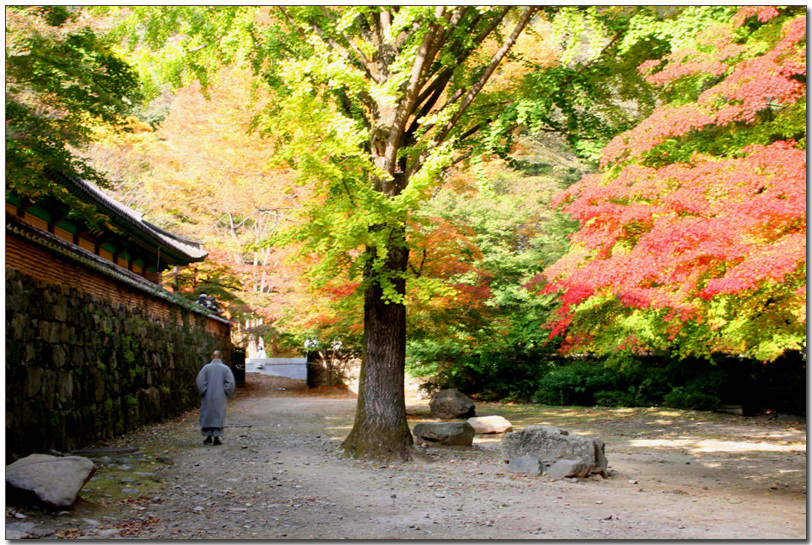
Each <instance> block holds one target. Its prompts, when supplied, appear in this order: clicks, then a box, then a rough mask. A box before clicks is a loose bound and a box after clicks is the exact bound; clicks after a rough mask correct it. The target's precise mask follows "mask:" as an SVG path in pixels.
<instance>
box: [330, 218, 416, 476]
mask: <svg viewBox="0 0 812 545" xmlns="http://www.w3.org/2000/svg"><path fill="white" fill-rule="evenodd" d="M398 235H399V237H397V238H401V242H403V239H404V238H405V233H404V232H403V231H401V232H400V233H398ZM395 246H396V247H390V248H389V258H388V261H387V268H388V269H389V270H390V271H393V272H396V273H403V272H404V271H405V270H406V266H407V263H408V259H409V251H408V249H406V248H405V244H396V245H395ZM367 252H370V253H371V254H372V255H371V257H373V258H374V253H375V249H374V248H370V249H367ZM399 276H400V277H399V278H397V279H396V280H394V282H393V283H394V285H395V289H396V291H397V293H399V294H405V293H406V280H405V278H403V275H402V274H400V275H399ZM405 362H406V306H405V305H404V304H401V303H393V302H386V301H384V299H383V290H382V288H381V285H380V283H378V282H377V281H372V282H371V283H370V285H369V286H368V287H367V289H366V292H365V293H364V353H363V358H362V362H361V377H360V379H359V386H358V406H357V408H356V411H355V424H354V425H353V428H352V431H351V432H350V435H349V436H348V437H347V439H346V440H345V441H344V444H343V447H344V451H345V452H346V453H347V454H349V455H351V456H354V457H359V458H366V459H381V460H395V459H401V460H409V459H411V457H412V444H413V439H412V434H411V431H410V430H409V425H408V423H407V422H406V399H405V391H404V373H405Z"/></svg>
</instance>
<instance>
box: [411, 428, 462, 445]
mask: <svg viewBox="0 0 812 545" xmlns="http://www.w3.org/2000/svg"><path fill="white" fill-rule="evenodd" d="M412 433H413V434H414V436H415V441H416V442H417V443H418V444H419V445H429V446H434V445H442V446H462V447H470V446H471V444H472V443H473V442H474V427H473V426H471V424H469V423H468V422H422V423H420V424H418V425H416V426H415V427H414V430H412Z"/></svg>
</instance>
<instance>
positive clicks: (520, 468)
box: [508, 456, 544, 477]
mask: <svg viewBox="0 0 812 545" xmlns="http://www.w3.org/2000/svg"><path fill="white" fill-rule="evenodd" d="M543 467H544V466H543V465H542V464H541V462H539V459H538V458H536V457H535V456H519V457H518V458H515V459H513V460H511V461H510V463H509V464H508V471H509V472H511V473H522V474H525V475H532V476H533V477H538V476H539V475H541V473H542V471H543Z"/></svg>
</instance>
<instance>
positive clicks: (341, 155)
mask: <svg viewBox="0 0 812 545" xmlns="http://www.w3.org/2000/svg"><path fill="white" fill-rule="evenodd" d="M150 9H152V11H150ZM206 9H207V8H185V7H177V8H116V9H95V8H94V9H91V8H76V9H74V8H70V9H69V8H64V7H50V8H33V7H9V8H7V14H6V16H7V21H6V32H7V37H8V41H7V48H6V63H7V82H6V85H7V133H6V150H7V164H6V172H7V180H8V187H9V189H10V190H14V191H17V192H20V193H23V194H27V195H32V196H35V195H39V194H44V193H46V194H47V193H58V192H59V188H55V187H53V186H52V182H50V181H48V179H47V178H45V177H42V176H41V172H42V170H43V168H46V167H47V168H55V169H60V170H62V171H66V172H67V173H69V174H73V175H78V176H82V177H84V178H86V179H89V180H91V181H94V182H96V183H98V184H100V185H101V186H103V187H104V188H105V189H106V190H107V191H108V192H109V193H110V194H111V195H113V196H114V197H115V198H117V199H118V200H119V201H121V202H123V203H124V204H126V205H128V206H131V207H132V208H134V209H136V210H138V211H140V212H143V213H144V214H145V216H146V217H147V218H148V219H149V221H151V222H153V223H155V224H157V225H159V226H161V227H163V228H166V229H169V230H171V231H173V232H177V233H180V234H182V235H185V236H189V237H191V238H194V239H197V240H200V241H203V242H204V243H205V245H206V248H207V250H208V251H209V257H208V259H207V260H206V261H205V262H204V263H202V264H198V265H194V266H191V267H189V268H186V269H183V270H180V271H176V272H173V273H170V274H168V275H166V276H165V279H164V280H165V285H166V287H167V288H168V289H172V290H176V291H178V292H180V293H182V294H184V295H185V296H188V297H189V298H191V299H193V298H195V297H197V296H198V295H199V294H200V293H207V294H209V295H216V296H217V298H218V300H220V301H221V302H223V303H224V306H225V308H226V309H227V315H228V317H229V318H231V319H232V320H234V321H235V322H236V323H237V324H238V326H237V327H235V334H236V336H237V339H236V341H237V342H240V343H246V342H248V340H249V339H250V338H258V337H260V336H261V337H262V338H263V339H264V341H265V345H266V349H267V350H268V352H273V353H274V354H277V355H290V354H299V353H301V352H302V350H303V348H304V346H305V342H308V346H319V347H324V348H332V347H339V346H340V347H342V348H343V349H344V350H346V349H349V348H360V347H361V346H362V335H363V319H364V312H363V307H364V294H363V289H364V288H363V278H362V277H363V275H362V272H361V271H360V269H359V265H358V262H359V261H358V260H359V259H360V258H359V255H361V253H362V251H363V248H364V245H367V247H369V245H370V244H371V243H370V242H368V241H367V239H365V238H363V237H362V236H360V235H358V229H359V227H358V226H359V225H360V223H358V220H357V216H358V215H359V214H361V213H362V211H363V210H365V207H366V206H368V207H369V210H377V209H376V208H375V207H376V206H382V205H379V203H378V201H374V200H369V201H365V200H364V199H366V198H367V194H366V193H364V192H363V190H362V189H358V188H357V187H356V186H353V185H352V184H354V183H356V184H357V183H358V180H357V179H353V178H351V177H350V176H349V175H348V174H346V171H352V170H353V169H358V170H359V171H362V170H363V169H364V168H366V167H363V166H362V167H358V166H357V165H358V157H357V156H356V155H354V153H355V152H348V151H347V149H345V147H344V146H346V145H347V142H351V141H352V140H353V138H355V137H356V134H355V132H353V131H354V129H353V128H352V127H350V126H348V125H346V124H345V125H341V124H340V123H338V122H336V119H338V115H339V114H342V115H344V114H343V113H342V108H346V109H347V111H348V112H349V111H350V110H352V109H353V108H357V107H358V106H357V105H356V104H355V103H352V104H350V102H349V101H347V102H346V104H345V103H343V102H342V101H343V100H344V99H345V98H347V95H346V94H343V93H353V92H357V93H358V95H359V96H362V91H357V90H356V89H355V88H354V87H353V86H354V85H356V84H355V83H354V82H353V81H352V80H351V78H350V77H349V76H346V74H347V72H346V69H344V68H342V70H344V71H343V72H340V73H337V74H338V75H336V74H335V73H332V72H330V70H333V69H334V68H333V67H332V65H331V66H323V65H320V64H319V62H318V61H313V60H312V59H317V58H318V56H314V57H309V58H310V59H311V60H310V61H308V62H309V63H310V64H308V65H307V66H306V67H305V68H303V66H304V65H296V68H297V70H299V71H300V72H301V71H304V72H301V73H307V74H317V75H316V76H312V78H315V79H312V80H305V78H304V76H301V79H296V78H298V77H300V76H299V75H295V76H294V75H291V74H290V73H286V72H285V70H287V69H292V68H291V67H290V66H287V65H285V66H284V68H280V66H283V65H284V62H283V61H282V60H280V59H282V58H283V57H284V56H285V55H288V56H290V55H292V53H290V52H286V51H285V49H286V47H288V45H286V43H288V44H289V47H291V48H295V47H304V46H303V45H299V44H293V45H290V42H285V40H284V32H287V31H288V30H290V29H289V28H288V27H289V26H291V25H293V24H294V22H295V21H299V20H300V19H299V18H301V20H303V21H310V22H312V21H315V20H317V18H319V17H321V18H324V17H325V15H324V14H323V13H321V12H319V13H317V12H316V11H313V12H312V13H311V12H309V11H307V10H308V9H313V10H316V9H317V8H305V7H300V8H291V9H290V12H289V13H288V12H286V11H285V10H283V9H278V10H277V9H274V8H250V9H249V8H233V9H226V8H210V9H211V10H218V9H219V10H221V11H217V12H216V13H215V12H212V13H208V12H206ZM363 9H365V8H346V10H345V11H344V12H343V16H342V19H341V20H340V21H333V20H328V19H323V20H321V19H320V20H321V21H322V22H321V23H318V24H320V25H323V27H324V28H328V27H329V28H330V31H331V32H332V31H334V30H335V32H336V35H337V36H339V35H340V31H341V29H342V28H343V29H345V30H344V31H343V32H346V33H350V34H351V33H352V32H353V27H352V26H351V25H354V24H356V22H355V21H356V19H354V17H360V16H361V15H363V13H361V11H363ZM403 9H404V10H406V9H407V8H403ZM408 9H411V10H414V12H415V14H414V15H410V17H413V18H414V20H418V18H419V17H423V16H424V15H423V14H422V12H420V13H418V12H419V11H420V9H423V10H424V11H425V10H426V9H429V11H430V8H408ZM431 9H433V8H431ZM139 10H142V11H139ZM296 10H300V11H301V13H300V12H299V11H296ZM353 10H356V11H358V12H359V13H360V15H359V14H356V13H355V12H353ZM426 13H428V12H426ZM459 13H462V12H459ZM158 15H160V20H161V24H160V25H158V24H157V23H156V24H155V25H152V24H151V21H153V20H155V19H157V18H158ZM426 16H427V15H426ZM484 16H490V15H489V14H488V13H485V12H483V13H482V14H480V15H479V17H480V18H481V17H484ZM519 16H520V14H519V13H518V12H517V13H513V12H510V13H508V12H507V11H506V12H505V14H503V15H502V17H504V20H502V19H499V20H500V21H503V23H502V24H506V23H507V22H509V23H511V24H513V23H514V22H515V21H517V20H519ZM453 17H457V15H454V16H453ZM464 17H476V15H475V14H473V12H472V13H471V14H467V13H466V14H461V15H459V19H458V20H464ZM151 18H152V19H151ZM495 21H496V19H495ZM170 22H171V23H172V24H170ZM519 23H521V20H519V22H518V23H516V24H517V25H518V24H519ZM139 25H140V26H139ZM229 25H230V26H229ZM341 25H344V26H343V27H342V26H341ZM526 25H527V26H526V29H525V31H524V32H523V33H521V34H520V35H519V37H518V38H517V39H516V41H515V44H514V45H513V47H512V48H511V49H510V52H509V54H508V55H507V56H506V57H505V58H504V60H503V61H502V62H501V64H500V65H499V67H498V69H497V70H496V71H495V72H494V73H493V75H492V76H491V77H490V79H488V81H487V84H486V85H485V87H484V88H483V90H482V97H483V98H481V97H478V98H477V102H473V103H472V105H471V108H472V109H473V110H472V111H473V112H474V113H476V115H477V116H479V117H478V118H477V119H478V121H477V122H476V123H475V122H474V121H471V122H470V125H468V126H465V127H462V128H461V132H460V134H459V135H458V137H457V139H456V140H454V145H453V146H451V147H450V148H448V149H447V150H445V151H444V152H443V153H445V155H442V156H441V155H438V156H437V157H438V158H437V161H438V165H439V166H438V167H437V168H436V170H435V171H433V174H432V175H431V177H430V179H427V180H426V181H425V182H423V181H421V184H422V185H416V186H415V187H417V189H416V190H415V191H418V192H419V194H418V195H417V196H416V197H414V198H413V200H412V201H409V203H408V205H409V209H408V213H404V216H403V217H405V225H404V229H405V237H406V240H407V241H408V245H409V248H410V251H409V260H408V267H407V271H406V274H407V283H406V288H405V290H406V291H405V295H404V302H405V304H406V308H407V309H408V310H407V318H406V319H407V326H406V328H407V345H406V362H407V369H408V371H409V372H410V373H411V374H412V375H415V376H419V377H421V378H422V379H423V380H424V381H426V382H427V384H429V385H430V386H433V387H447V386H454V387H457V388H460V389H461V390H463V391H465V392H467V393H469V394H472V395H478V396H480V397H481V398H485V399H497V398H499V399H505V398H507V399H515V400H535V401H538V402H541V403H550V404H580V405H590V404H601V405H610V406H618V405H626V406H647V405H654V404H666V405H670V406H675V407H682V408H698V409H708V408H714V407H716V406H718V405H719V404H720V403H722V402H723V401H736V402H739V403H742V402H744V401H747V402H748V403H751V404H752V405H753V409H754V410H758V409H762V408H764V406H765V404H768V403H772V404H773V405H775V406H776V407H778V408H781V409H786V410H790V409H792V410H798V409H797V407H792V406H791V405H792V404H791V403H790V402H789V401H787V399H788V398H787V392H788V391H792V392H794V395H795V397H796V398H797V395H799V394H798V392H800V391H801V390H798V388H799V386H798V383H800V388H802V389H803V391H804V392H805V354H806V352H805V351H806V257H805V255H806V223H805V220H806V210H805V203H806V46H805V43H806V13H805V7H803V6H796V7H762V8H758V7H745V8H738V7H735V6H715V7H711V6H694V7H658V8H645V7H624V8H620V7H601V8H560V9H555V10H554V9H552V8H550V9H545V10H539V11H538V12H537V13H536V14H535V15H534V16H533V18H532V19H529V22H527V23H526ZM302 28H304V27H302ZM517 28H518V27H517ZM336 29H338V30H336ZM218 32H219V35H218ZM359 32H360V31H359ZM162 33H163V34H162ZM215 35H216V36H215ZM505 35H506V32H505ZM215 37H216V38H217V42H216V46H215V45H213V43H214V42H213V40H214V39H215ZM345 38H346V40H345V41H344V42H342V43H343V44H344V47H346V48H348V50H352V47H353V44H360V43H361V42H359V41H358V40H355V39H354V38H352V36H350V37H349V38H347V37H346V35H345ZM338 39H339V41H340V40H341V38H338ZM502 39H504V35H502V36H501V37H500V36H498V35H497V36H496V37H493V38H488V39H486V40H483V42H482V44H481V48H480V49H478V50H476V51H475V52H474V53H473V54H472V55H471V57H470V58H466V59H465V61H464V63H463V64H465V68H466V70H468V71H469V72H470V74H474V76H475V75H476V73H477V70H479V66H480V65H482V66H484V65H485V64H486V61H487V60H488V58H490V55H492V54H493V53H494V52H495V51H497V50H498V49H499V47H500V45H501V43H500V40H502ZM151 40H154V43H158V42H159V41H160V43H161V47H160V54H159V55H158V56H156V53H155V50H154V47H153V48H152V49H151V44H152V42H151ZM251 40H254V42H251ZM251 43H254V44H262V45H261V46H257V45H254V46H251V45H250V44H251ZM302 43H305V42H302ZM307 43H310V42H307ZM460 43H463V42H460ZM251 47H254V48H255V49H254V50H253V51H254V53H253V54H244V53H245V51H246V50H249V49H250V48H251ZM260 47H262V48H265V49H263V50H262V51H263V53H262V55H258V54H256V51H257V50H258V49H259V48H260ZM359 47H360V45H359ZM460 47H462V46H460ZM214 49H216V50H217V51H216V52H213V51H212V50H214ZM367 54H369V52H367ZM359 55H362V56H363V52H362V53H360V54H359ZM477 55H479V56H480V57H481V58H480V57H477ZM285 58H287V57H285ZM438 59H440V57H438ZM57 60H58V62H56V61H57ZM437 62H438V63H440V64H439V65H438V66H439V68H437V70H440V72H439V73H442V61H441V60H438V61H437ZM275 63H276V64H275ZM269 67H275V68H273V70H276V71H275V72H274V71H273V70H271V68H269ZM297 74H299V73H297ZM474 76H470V77H474ZM341 77H345V80H342V79H341ZM455 77H457V76H455ZM273 78H281V79H280V80H279V81H277V80H274V79H273ZM285 78H287V79H285ZM318 78H321V79H318ZM460 78H462V76H460ZM282 80H284V81H282ZM313 81H317V84H313ZM471 81H473V80H471ZM342 82H343V83H342ZM308 85H311V87H309V88H308V87H307V86H308ZM455 85H458V86H459V88H460V89H464V88H465V86H466V81H463V80H462V79H461V80H460V81H459V82H457V83H455ZM331 93H334V94H335V96H333V97H332V98H331V99H330V100H329V101H328V99H327V96H328V95H330V94H331ZM443 93H444V94H442V96H440V94H439V93H438V97H437V98H435V99H434V100H438V99H440V100H446V99H447V100H448V103H452V102H453V100H452V99H453V97H454V93H456V90H455V88H454V87H449V88H448V89H446V90H445V91H443ZM303 97H304V98H303ZM424 100H425V99H424ZM466 115H469V114H466ZM471 116H472V117H471V119H473V114H471ZM341 119H354V118H353V117H352V116H350V115H349V114H348V113H346V115H344V117H343V118H341ZM466 119H467V118H463V119H462V121H461V122H463V121H466ZM431 123H439V121H435V120H432V121H431ZM328 127H329V128H328ZM336 127H338V128H336ZM428 130H430V129H428ZM331 131H332V132H331ZM342 131H344V132H342ZM469 133H470V134H469ZM331 146H332V147H331ZM318 153H321V154H322V155H321V156H319V155H318ZM404 153H405V152H404ZM311 157H320V159H319V161H324V162H323V163H319V161H317V160H314V159H310V158H311ZM325 157H330V158H331V160H329V161H328V160H327V159H325ZM336 158H338V159H336ZM325 165H329V170H328V166H325ZM342 171H344V172H345V173H344V174H341V173H340V172H342ZM337 173H338V174H337ZM325 180H327V181H325ZM416 183H417V182H415V184H416ZM348 184H349V185H348ZM342 187H343V188H345V189H346V191H345V190H344V189H343V188H342ZM342 199H343V200H342ZM354 199H356V200H357V202H356V200H354ZM365 202H367V203H372V204H364V203H365ZM79 212H81V210H79ZM372 213H373V212H370V214H372ZM376 213H377V212H376ZM371 223H374V221H372V220H370V221H369V222H367V223H366V224H364V225H366V226H368V225H370V224H371ZM353 237H355V238H353ZM313 241H316V242H313ZM325 241H327V242H325ZM336 248H338V249H339V250H336ZM793 388H794V390H793ZM788 389H789V390H788ZM796 390H797V391H796ZM767 391H770V392H773V398H774V399H772V401H769V400H767V399H766V398H764V397H763V393H764V392H767ZM759 396H761V397H759ZM782 399H783V400H784V401H786V403H787V405H786V406H780V400H782ZM801 410H803V409H801Z"/></svg>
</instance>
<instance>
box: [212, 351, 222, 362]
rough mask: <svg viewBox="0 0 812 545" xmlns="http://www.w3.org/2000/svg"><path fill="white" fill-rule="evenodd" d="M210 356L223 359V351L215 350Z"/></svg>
mask: <svg viewBox="0 0 812 545" xmlns="http://www.w3.org/2000/svg"><path fill="white" fill-rule="evenodd" d="M211 357H212V359H215V360H220V359H223V353H222V352H220V351H219V350H215V351H214V354H212V355H211Z"/></svg>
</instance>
